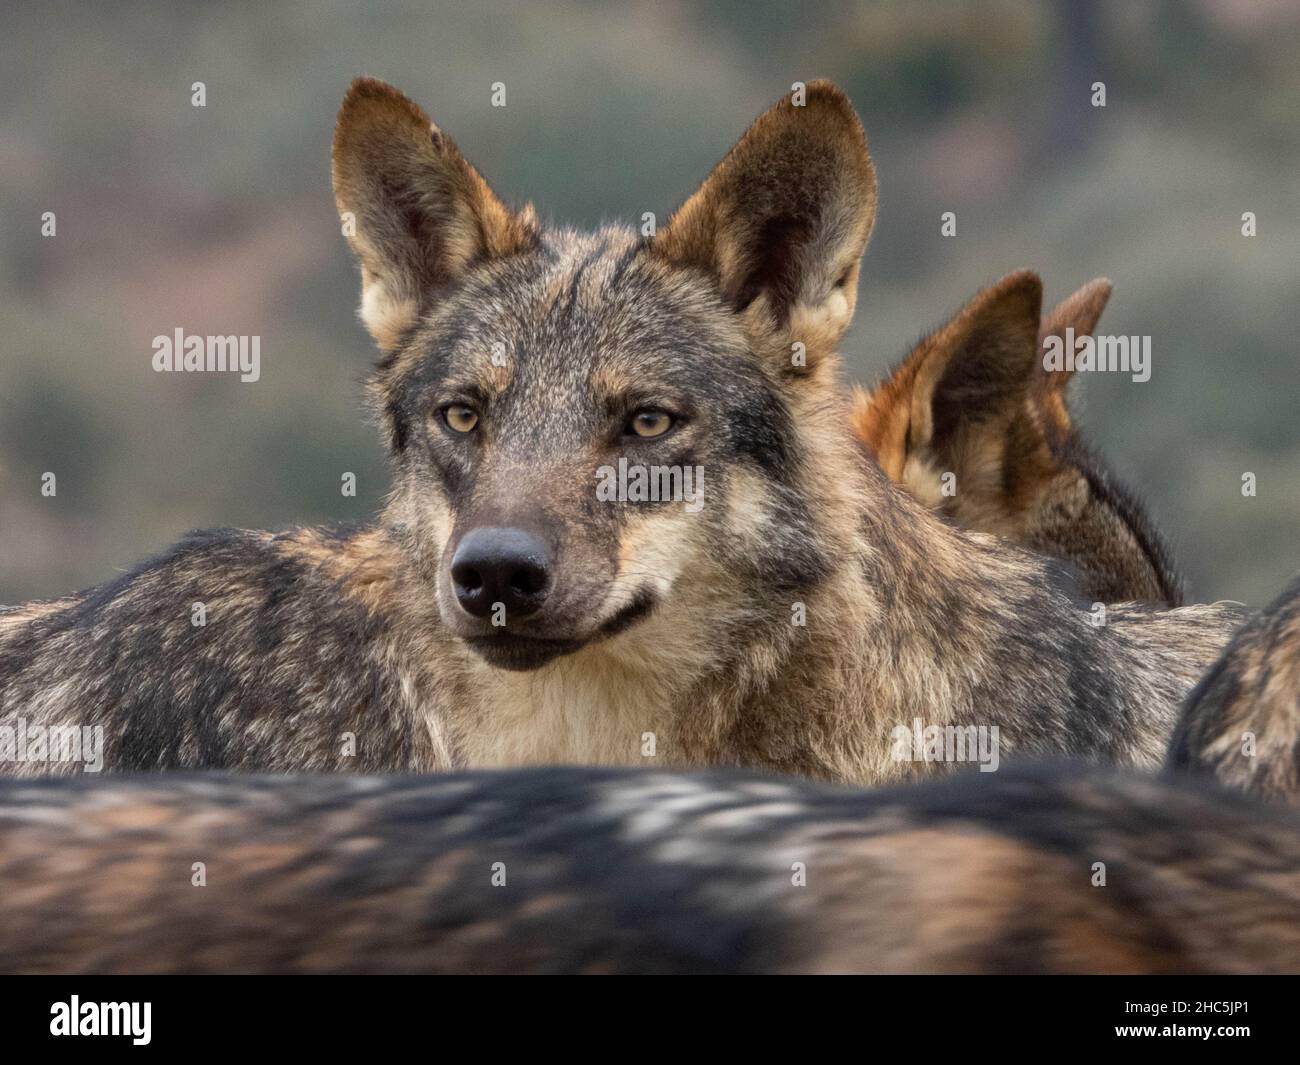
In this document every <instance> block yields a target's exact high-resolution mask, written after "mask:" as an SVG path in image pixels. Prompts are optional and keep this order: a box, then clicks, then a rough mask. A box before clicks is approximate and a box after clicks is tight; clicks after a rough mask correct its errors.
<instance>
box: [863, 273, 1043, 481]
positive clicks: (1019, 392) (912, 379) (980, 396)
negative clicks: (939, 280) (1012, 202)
mask: <svg viewBox="0 0 1300 1065" xmlns="http://www.w3.org/2000/svg"><path fill="white" fill-rule="evenodd" d="M1042 300H1043V283H1042V281H1040V280H1039V277H1038V275H1037V274H1035V273H1032V272H1031V271H1028V270H1021V271H1019V272H1017V273H1014V274H1010V275H1008V276H1007V277H1004V278H1003V279H1002V280H1001V281H999V282H998V283H997V284H995V285H990V286H989V287H988V288H986V289H983V290H982V291H981V292H979V293H978V294H977V295H976V296H975V297H974V298H973V299H971V300H970V301H969V302H968V303H967V304H966V306H965V307H963V308H962V309H961V311H960V312H959V313H958V314H957V315H956V317H954V318H953V319H952V320H951V321H949V322H948V323H947V324H946V325H944V326H943V327H941V328H940V329H937V330H936V331H935V332H933V333H931V334H930V335H929V336H927V337H925V338H924V339H923V340H922V341H921V342H920V343H918V344H917V345H916V347H915V348H913V349H912V351H911V352H910V353H909V354H908V356H907V358H905V359H904V360H903V361H902V362H901V363H900V364H899V365H898V367H897V368H896V369H895V370H894V372H893V374H892V375H891V376H890V377H889V379H888V380H887V381H885V382H884V383H883V384H881V385H880V386H879V387H878V388H876V389H875V390H874V391H872V392H871V393H866V392H863V391H862V390H860V389H859V390H856V391H855V394H854V399H853V409H852V412H851V415H850V417H851V420H852V426H853V431H854V434H855V435H856V436H857V437H858V439H860V440H861V441H862V442H863V443H865V444H866V445H867V446H868V447H869V448H870V449H871V450H872V452H873V453H874V454H875V455H876V458H877V460H878V461H879V463H880V465H881V467H882V468H883V469H884V471H885V472H886V473H887V474H889V476H890V477H891V478H893V479H894V480H895V481H903V480H904V479H905V472H907V473H910V474H912V475H919V471H917V470H915V469H909V466H908V460H909V459H910V458H912V457H913V456H919V457H920V458H921V459H922V460H924V463H925V465H927V466H933V467H935V469H937V470H942V471H953V472H956V473H957V474H958V479H959V480H961V481H965V480H966V478H965V477H964V476H963V475H964V474H966V473H969V472H975V471H976V470H978V471H984V470H987V469H990V468H992V467H995V466H998V465H1000V463H1001V462H1002V457H1003V455H1002V448H1004V446H1005V442H1006V438H1007V427H1008V425H1009V424H1010V423H1011V422H1013V421H1015V420H1016V419H1017V418H1019V417H1021V416H1022V414H1023V411H1024V408H1025V399H1026V397H1027V396H1028V394H1029V390H1030V388H1031V387H1033V384H1034V382H1035V380H1036V377H1035V374H1036V372H1037V370H1038V331H1039V312H1040V311H1041V309H1042ZM958 467H960V468H958ZM915 487H916V488H918V490H919V489H922V488H923V486H921V485H916V486H915ZM928 494H929V493H928V492H926V491H922V492H921V496H922V498H926V497H927V496H928Z"/></svg>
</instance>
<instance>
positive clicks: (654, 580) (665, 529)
mask: <svg viewBox="0 0 1300 1065" xmlns="http://www.w3.org/2000/svg"><path fill="white" fill-rule="evenodd" d="M696 524H697V515H694V514H690V513H687V512H686V511H685V510H683V509H682V508H681V506H680V505H679V504H672V506H671V507H670V508H668V509H667V510H665V511H661V512H658V513H643V514H633V515H632V516H631V517H630V518H629V519H628V520H627V523H626V525H625V526H624V529H623V534H622V536H620V537H619V550H618V571H617V573H616V574H615V577H614V580H613V582H612V583H611V585H610V592H609V595H608V596H607V597H606V599H605V605H604V607H603V609H602V610H601V614H602V616H604V617H612V616H613V615H615V614H617V613H618V612H619V611H620V610H622V609H623V608H624V607H626V606H627V605H628V604H629V603H630V602H632V600H633V599H635V598H636V595H637V593H638V592H639V591H641V590H642V589H644V588H652V589H653V590H654V591H655V593H656V594H657V595H658V596H659V598H660V599H663V598H666V597H667V596H668V595H669V594H670V593H671V591H672V589H673V585H674V584H675V583H676V581H677V578H678V577H679V576H680V575H681V572H682V570H683V569H684V568H685V566H686V565H687V562H688V560H689V558H690V557H691V555H692V553H693V551H694V536H693V532H694V529H695V527H696Z"/></svg>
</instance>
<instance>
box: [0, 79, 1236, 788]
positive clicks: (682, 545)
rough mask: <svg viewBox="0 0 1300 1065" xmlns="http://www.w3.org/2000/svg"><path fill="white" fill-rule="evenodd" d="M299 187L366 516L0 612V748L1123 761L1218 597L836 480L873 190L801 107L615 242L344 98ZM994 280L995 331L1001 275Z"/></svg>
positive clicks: (364, 90) (141, 753) (822, 120)
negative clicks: (315, 249)
mask: <svg viewBox="0 0 1300 1065" xmlns="http://www.w3.org/2000/svg"><path fill="white" fill-rule="evenodd" d="M333 176H334V187H335V193H336V198H337V203H338V207H339V210H340V213H341V215H342V217H343V219H344V228H345V231H346V232H348V234H349V240H350V243H351V244H352V247H353V249H354V250H355V252H356V253H357V256H358V258H359V260H360V265H361V273H362V311H361V313H362V318H363V320H364V321H365V323H366V325H367V327H368V328H369V330H370V332H371V333H372V334H373V335H374V337H375V339H376V341H377V342H378V345H379V347H380V350H381V352H382V357H381V359H380V361H379V363H378V366H377V368H376V370H375V372H374V375H373V377H372V379H371V385H370V388H371V394H372V397H373V399H374V401H375V404H376V407H377V409H378V411H379V412H380V415H381V417H382V419H383V422H384V425H385V428H386V433H387V438H388V443H389V447H390V451H391V454H392V460H393V465H394V470H395V485H394V491H393V493H392V497H391V501H390V503H389V505H388V507H387V508H386V509H385V511H384V512H383V514H382V516H381V517H380V518H379V519H378V521H377V522H376V523H375V524H373V525H371V526H367V527H363V528H353V529H343V530H321V529H295V530H290V531H288V532H284V533H280V534H278V535H275V534H271V533H264V532H246V531H234V530H221V531H216V532H208V533H201V534H196V535H193V536H191V537H189V538H188V539H186V540H185V541H183V542H182V543H180V544H179V545H177V546H176V547H175V548H173V549H172V550H171V551H169V552H167V553H166V554H164V555H163V556H161V557H159V558H156V559H153V560H151V561H148V562H145V563H143V564H141V565H140V566H138V567H136V568H135V569H134V570H133V571H131V572H130V573H128V574H126V575H124V576H122V577H120V578H118V579H116V580H114V581H111V582H109V583H107V584H105V585H102V586H100V587H98V588H94V589H91V590H90V591H88V592H85V593H83V594H81V595H78V596H75V597H72V598H70V599H67V600H63V601H59V602H54V603H48V604H37V605H33V606H28V607H20V608H18V609H16V610H14V611H11V612H8V613H5V614H0V725H4V724H12V723H13V722H15V721H16V720H23V721H25V722H28V723H36V724H39V725H53V724H59V723H63V722H65V721H69V720H70V721H73V722H76V723H80V724H89V725H93V726H101V727H102V728H103V730H104V745H105V750H106V753H105V762H106V764H107V766H108V767H109V768H112V769H132V768H134V769H146V768H163V767H240V768H246V769H256V768H260V769H268V770H301V769H355V770H359V771H381V770H393V769H414V770H431V769H447V768H459V767H487V766H506V765H520V764H529V763H538V762H587V763H599V764H624V765H627V764H631V765H637V764H644V762H645V760H646V759H647V758H649V757H653V758H655V759H656V760H657V763H656V764H660V765H671V766H711V765H737V766H750V767H766V768H771V769H777V770H782V771H786V772H791V773H796V774H801V775H804V776H809V777H815V778H821V779H829V780H836V781H846V782H860V783H875V782H880V781H885V780H890V779H901V778H904V777H907V776H909V775H913V774H916V773H924V772H933V771H935V770H936V769H937V768H943V767H950V766H949V764H948V763H944V762H938V761H933V760H926V759H921V758H917V757H915V753H916V752H912V756H911V757H908V755H906V754H900V751H899V749H898V746H897V743H896V741H895V736H896V735H897V732H898V730H899V729H900V728H902V729H904V730H908V731H910V729H911V727H912V726H913V724H914V723H916V724H917V725H918V726H923V727H924V728H925V729H932V728H933V729H940V730H947V731H948V732H949V733H951V732H953V731H958V732H965V731H966V730H978V729H986V730H991V729H992V728H996V729H998V730H999V732H1000V742H1001V745H1002V747H1003V752H1002V753H1004V754H1005V753H1008V752H1010V751H1012V750H1014V751H1021V752H1033V753H1039V754H1053V753H1070V754H1075V755H1080V756H1086V757H1094V758H1100V759H1107V760H1111V761H1115V762H1119V763H1138V764H1147V765H1154V764H1156V763H1157V762H1158V760H1159V758H1160V757H1161V755H1162V753H1163V751H1164V749H1165V745H1166V741H1167V738H1168V735H1169V732H1170V730H1171V729H1172V727H1173V724H1174V718H1175V713H1176V709H1177V707H1178V705H1179V703H1180V701H1181V700H1182V698H1183V696H1184V695H1185V694H1186V692H1187V691H1188V690H1189V689H1190V688H1191V686H1192V685H1193V684H1194V682H1195V681H1196V679H1197V678H1198V677H1199V676H1200V674H1201V673H1202V672H1203V671H1204V669H1205V668H1206V666H1208V665H1209V663H1210V662H1211V661H1212V660H1213V658H1214V656H1215V655H1216V654H1217V653H1218V651H1219V650H1220V649H1221V647H1222V646H1223V644H1224V642H1225V641H1226V640H1227V638H1228V635H1229V634H1230V632H1231V631H1232V629H1233V628H1234V627H1235V625H1236V623H1237V621H1238V617H1239V616H1238V614H1237V612H1236V611H1234V610H1232V609H1229V608H1223V607H1196V608H1185V609H1180V610H1170V611H1165V612H1154V611H1151V610H1150V609H1147V608H1140V607H1136V606H1117V607H1114V608H1112V609H1111V610H1110V611H1109V614H1108V617H1107V619H1106V624H1104V625H1100V626H1098V625H1095V624H1094V623H1093V622H1094V619H1093V618H1091V617H1090V616H1089V614H1088V613H1087V612H1086V611H1085V610H1084V609H1081V605H1080V602H1079V601H1078V600H1077V599H1076V597H1075V595H1074V592H1073V590H1072V588H1071V587H1070V585H1069V582H1068V581H1066V580H1064V579H1063V578H1062V577H1061V574H1060V567H1058V566H1056V565H1054V564H1052V563H1050V562H1049V561H1046V560H1044V559H1040V558H1037V557H1034V556H1031V555H1030V554H1028V553H1025V552H1022V551H1019V550H1016V549H1015V548H1013V547H1010V546H1008V545H1006V544H1004V543H1001V542H998V541H996V540H994V539H993V538H992V537H988V536H980V535H974V534H970V533H966V532H963V531H961V530H958V529H955V528H953V527H951V526H950V525H948V524H947V523H946V522H944V521H942V520H940V519H939V518H938V517H936V516H935V515H933V514H932V513H930V511H928V510H927V509H926V508H925V507H924V506H923V505H921V503H919V502H918V501H917V500H915V499H914V498H912V497H911V496H909V495H908V494H906V493H905V492H903V491H900V490H899V489H898V488H897V487H896V486H895V485H894V484H892V483H891V481H890V480H889V478H888V477H887V476H886V475H885V474H884V473H883V472H882V471H881V469H880V467H879V465H877V464H876V463H875V462H864V461H863V457H864V453H865V449H864V446H863V444H862V442H861V441H860V440H859V439H857V438H855V437H854V435H853V434H852V433H851V432H850V429H849V408H848V404H847V398H846V397H845V395H844V393H843V391H842V389H841V388H840V386H839V381H838V367H839V364H838V359H837V357H836V355H835V345H836V343H837V341H838V340H839V338H840V336H841V335H842V334H843V332H844V330H845V329H846V328H847V326H848V324H849V322H850V319H851V317H852V312H853V307H854V303H855V300H856V284H857V277H858V264H859V258H860V256H861V255H862V252H863V250H864V247H865V245H866V242H867V238H868V235H869V233H870V230H871V226H872V223H873V219H874V213H875V175H874V172H873V168H872V164H871V160H870V157H869V155H868V152H867V147H866V141H865V137H864V135H863V132H862V128H861V125H860V123H859V121H858V119H857V116H856V115H855V114H854V112H853V110H852V107H851V106H850V105H849V103H848V101H847V99H846V98H845V97H844V95H843V94H842V93H840V92H839V90H837V89H836V88H834V87H833V86H831V85H829V84H826V83H811V84H809V85H808V86H807V94H806V99H803V100H801V101H799V104H798V105H796V103H795V101H794V100H792V99H785V100H783V101H781V102H780V103H778V104H777V105H776V106H774V107H773V108H771V109H770V110H769V111H768V112H766V113H765V114H764V115H762V116H761V117H760V118H759V119H758V120H757V121H756V122H755V123H754V125H753V126H752V127H751V128H750V129H749V130H748V132H746V134H745V135H744V136H743V137H742V139H741V140H740V141H739V142H738V144H737V145H736V146H735V148H733V149H732V151H731V152H730V153H729V154H728V155H727V156H726V157H725V158H724V159H723V161H722V162H721V163H720V164H719V165H718V166H717V167H716V168H715V170H714V171H713V172H712V173H711V174H710V175H709V177H708V178H707V179H706V180H705V182H704V184H703V185H702V186H701V188H700V189H699V191H697V192H696V193H695V194H694V195H693V196H692V197H690V198H689V199H688V200H687V201H686V203H685V204H683V205H682V207H681V208H680V209H679V210H678V211H677V212H676V213H675V214H674V215H673V216H672V218H671V219H670V220H669V221H668V222H667V224H666V225H664V226H662V227H661V228H660V229H659V231H658V232H657V233H656V234H655V235H654V236H653V237H649V238H641V237H639V236H638V235H637V234H636V233H634V232H633V231H632V230H630V229H623V228H617V227H611V228H607V229H603V230H601V231H599V232H596V233H590V234H579V233H575V232H571V231H568V230H556V229H549V228H545V227H543V226H541V225H540V224H539V223H538V222H537V220H536V218H535V216H534V213H533V212H532V210H531V208H525V209H523V210H521V211H513V210H511V209H509V208H507V207H506V206H505V205H504V204H503V203H502V202H501V201H500V200H498V199H497V197H496V196H495V195H494V194H493V193H492V191H491V189H490V188H489V187H488V185H487V184H486V182H485V181H484V180H483V178H482V177H481V176H480V175H479V174H478V172H477V171H476V170H475V169H474V168H473V167H472V166H471V165H470V164H469V163H468V162H467V161H466V160H465V158H464V157H463V156H462V155H461V154H460V152H459V150H458V149H457V147H456V146H455V145H454V144H453V143H452V141H451V140H450V139H449V138H448V137H447V136H446V135H445V134H444V133H443V132H442V131H441V130H439V129H438V128H437V127H436V126H434V125H433V124H432V123H431V122H430V121H429V119H428V117H427V116H425V115H424V113H423V112H422V111H421V110H420V109H419V108H418V107H416V106H415V105H414V104H413V103H411V102H410V101H409V100H407V99H406V98H405V97H404V96H402V95H401V94H400V93H398V92H397V91H396V90H394V89H392V88H390V87H389V86H386V85H384V84H382V83H380V82H376V81H373V80H369V79H361V80H359V81H357V82H356V83H354V85H353V86H352V88H351V90H350V91H349V93H348V95H347V97H346V99H345V101H344V104H343V107H342V110H341V112H340V116H339V122H338V126H337V130H336V135H335V143H334V155H333ZM1002 292H1003V296H1004V297H1005V300H1006V301H1008V304H1007V305H1008V306H1013V307H1014V308H1015V311H1016V315H1015V316H1016V320H1017V321H1024V322H1028V323H1029V325H1028V327H1027V328H1028V330H1029V333H1028V334H1027V335H1028V338H1029V341H1030V343H1031V345H1032V344H1033V343H1035V342H1036V340H1037V323H1038V321H1039V316H1040V310H1041V308H1040V301H1041V285H1040V283H1039V282H1038V280H1037V278H1035V277H1033V276H1032V275H1026V276H1019V277H1013V278H1012V279H1011V280H1010V281H1009V282H1008V283H1007V284H1006V285H1005V286H1004V287H1003V290H1002ZM1009 316H1010V312H1009V311H1005V310H997V311H995V317H1002V318H1006V317H1009ZM1015 328H1021V327H1020V326H1016V327H1015ZM925 409H927V408H924V407H923V406H918V407H917V408H916V410H917V412H918V414H920V415H922V416H924V411H925ZM936 427H938V426H937V423H936ZM624 465H630V466H634V467H636V468H637V469H639V470H642V471H646V470H648V471H650V472H651V476H652V478H656V477H658V475H656V474H655V471H660V474H661V473H662V471H664V470H667V471H670V473H671V472H672V471H702V475H703V480H702V481H700V480H699V479H698V478H697V480H696V484H697V487H698V485H699V484H701V483H702V484H703V486H704V493H705V494H704V500H703V503H704V505H703V506H698V507H692V506H691V505H690V503H689V501H682V500H676V499H673V498H672V492H671V491H669V492H668V493H667V497H665V495H664V494H662V493H650V494H649V495H648V496H647V495H646V494H645V493H642V494H641V495H639V496H636V497H634V496H632V495H631V494H629V497H628V498H627V499H626V500H624V499H621V498H618V499H614V500H610V499H608V498H602V497H601V496H600V495H599V493H598V488H599V486H600V485H602V484H608V478H607V477H604V476H603V475H604V474H605V473H607V472H608V471H609V470H611V469H615V468H618V469H622V468H624ZM659 483H667V484H668V485H669V487H670V488H671V486H672V485H673V484H674V483H677V484H678V485H680V484H681V483H682V482H681V481H680V480H679V481H677V482H673V480H672V478H671V477H669V479H668V481H667V482H663V481H660V482H659ZM620 484H621V481H620ZM195 604H202V605H203V611H204V615H205V619H206V623H205V624H203V625H195V624H194V623H193V618H194V609H195ZM9 768H17V770H18V771H19V772H24V773H40V772H45V771H48V770H49V769H50V768H51V767H49V766H46V765H41V764H35V763H32V762H27V763H22V764H19V765H17V766H16V767H15V766H12V765H11V766H9Z"/></svg>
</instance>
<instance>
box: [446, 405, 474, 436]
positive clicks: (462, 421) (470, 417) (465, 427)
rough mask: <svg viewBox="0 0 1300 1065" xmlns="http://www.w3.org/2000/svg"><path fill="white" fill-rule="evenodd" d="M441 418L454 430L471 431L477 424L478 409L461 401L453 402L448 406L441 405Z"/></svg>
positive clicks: (460, 431) (459, 431)
mask: <svg viewBox="0 0 1300 1065" xmlns="http://www.w3.org/2000/svg"><path fill="white" fill-rule="evenodd" d="M442 420H443V421H445V422H446V423H447V427H448V428H449V429H451V430H453V431H454V432H457V433H472V432H473V431H474V427H475V426H476V425H478V411H476V410H475V409H474V408H473V407H467V406H465V404H463V403H453V404H452V405H451V406H450V407H443V409H442Z"/></svg>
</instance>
